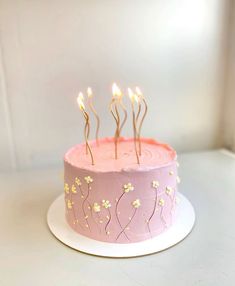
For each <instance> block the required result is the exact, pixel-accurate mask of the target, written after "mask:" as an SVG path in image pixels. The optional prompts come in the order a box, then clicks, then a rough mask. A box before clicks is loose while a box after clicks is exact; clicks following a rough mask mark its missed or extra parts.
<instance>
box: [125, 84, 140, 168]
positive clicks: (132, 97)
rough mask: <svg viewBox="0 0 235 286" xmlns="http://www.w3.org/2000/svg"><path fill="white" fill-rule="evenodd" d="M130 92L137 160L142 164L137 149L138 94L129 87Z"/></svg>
mask: <svg viewBox="0 0 235 286" xmlns="http://www.w3.org/2000/svg"><path fill="white" fill-rule="evenodd" d="M128 94H129V98H130V100H131V109H132V125H133V133H134V146H135V154H136V160H137V164H140V159H139V154H138V150H137V143H136V139H137V127H136V116H135V106H134V102H135V101H137V100H138V99H137V96H136V94H134V93H133V91H132V90H131V89H130V88H128ZM137 102H138V101H137Z"/></svg>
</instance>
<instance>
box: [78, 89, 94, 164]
mask: <svg viewBox="0 0 235 286" xmlns="http://www.w3.org/2000/svg"><path fill="white" fill-rule="evenodd" d="M77 103H78V106H79V108H80V110H81V111H82V114H83V117H84V119H85V128H84V137H85V141H86V150H87V153H88V152H89V154H90V156H91V163H92V165H94V157H93V154H92V151H91V147H90V145H89V143H88V137H89V133H90V119H89V115H88V113H87V112H86V111H85V104H84V96H83V94H82V93H81V92H80V93H79V95H78V97H77Z"/></svg>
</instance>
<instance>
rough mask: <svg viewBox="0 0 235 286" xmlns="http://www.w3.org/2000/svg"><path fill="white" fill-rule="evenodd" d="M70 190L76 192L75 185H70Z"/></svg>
mask: <svg viewBox="0 0 235 286" xmlns="http://www.w3.org/2000/svg"><path fill="white" fill-rule="evenodd" d="M71 192H72V193H73V194H76V193H77V190H76V187H75V185H72V187H71Z"/></svg>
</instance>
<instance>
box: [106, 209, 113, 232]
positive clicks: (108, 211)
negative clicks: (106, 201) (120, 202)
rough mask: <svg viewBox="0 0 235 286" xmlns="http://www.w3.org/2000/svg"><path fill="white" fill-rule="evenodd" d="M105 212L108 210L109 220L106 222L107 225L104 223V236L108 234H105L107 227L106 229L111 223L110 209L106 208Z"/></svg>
mask: <svg viewBox="0 0 235 286" xmlns="http://www.w3.org/2000/svg"><path fill="white" fill-rule="evenodd" d="M107 210H108V213H109V219H108V221H107V223H106V225H105V228H104V229H105V232H106V234H108V232H107V227H108V225H109V223H110V221H111V212H110V209H109V208H108V209H107Z"/></svg>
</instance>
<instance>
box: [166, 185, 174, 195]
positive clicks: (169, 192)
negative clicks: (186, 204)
mask: <svg viewBox="0 0 235 286" xmlns="http://www.w3.org/2000/svg"><path fill="white" fill-rule="evenodd" d="M172 192H173V189H172V188H171V187H169V186H167V187H166V194H167V195H168V196H169V195H171V193H172Z"/></svg>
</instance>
